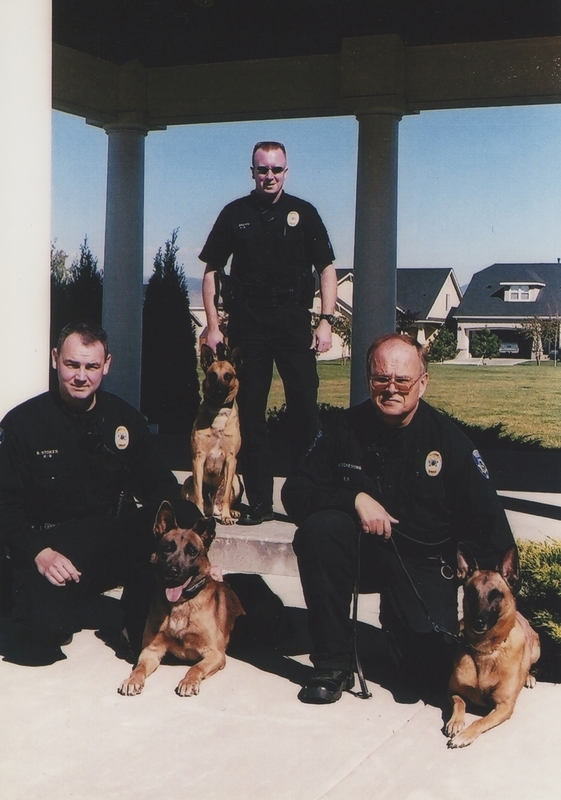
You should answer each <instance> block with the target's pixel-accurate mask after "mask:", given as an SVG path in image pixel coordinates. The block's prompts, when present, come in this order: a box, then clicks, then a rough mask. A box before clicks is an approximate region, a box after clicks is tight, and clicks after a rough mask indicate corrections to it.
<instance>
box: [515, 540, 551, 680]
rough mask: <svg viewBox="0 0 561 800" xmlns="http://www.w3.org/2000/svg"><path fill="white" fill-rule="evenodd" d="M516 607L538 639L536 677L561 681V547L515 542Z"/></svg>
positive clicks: (548, 544) (549, 544)
mask: <svg viewBox="0 0 561 800" xmlns="http://www.w3.org/2000/svg"><path fill="white" fill-rule="evenodd" d="M518 551H519V553H520V569H521V576H522V589H521V590H520V594H519V596H518V607H519V609H520V611H521V612H522V613H523V614H524V616H525V617H526V618H527V619H528V620H529V622H530V623H531V625H532V626H533V627H534V628H535V629H536V631H537V632H538V634H539V636H540V642H541V645H542V655H541V657H540V661H539V663H538V669H539V675H540V677H542V678H544V679H546V680H554V681H559V680H561V543H559V542H556V543H538V542H526V541H522V542H518Z"/></svg>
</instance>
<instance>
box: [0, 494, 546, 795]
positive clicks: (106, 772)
mask: <svg viewBox="0 0 561 800" xmlns="http://www.w3.org/2000/svg"><path fill="white" fill-rule="evenodd" d="M279 489H280V483H279V484H278V485H277V501H276V503H275V510H276V512H278V513H277V516H278V519H277V520H275V521H274V522H270V523H266V524H265V525H263V526H259V527H258V528H239V527H237V526H232V527H231V528H227V527H226V526H219V537H218V538H217V540H216V542H215V543H214V545H213V549H212V550H211V558H212V560H213V561H214V562H215V563H222V564H223V566H224V567H226V568H229V569H230V570H232V569H234V570H240V571H241V567H240V559H241V561H242V562H243V559H246V560H247V559H249V561H250V562H251V564H250V566H251V569H248V571H258V572H261V570H260V569H256V563H257V562H256V561H255V560H254V559H255V554H256V553H257V554H258V555H259V557H260V558H261V559H262V565H264V564H269V565H272V566H270V569H274V571H275V573H276V574H270V573H267V572H265V573H264V574H263V577H264V579H265V580H266V582H267V584H268V585H269V586H270V588H271V589H272V590H273V591H274V592H275V593H276V594H277V595H278V596H279V597H280V598H281V599H282V601H283V603H284V605H285V607H286V609H287V615H288V616H289V618H290V620H291V621H292V622H293V626H294V631H295V634H294V638H295V641H298V642H300V643H302V642H304V646H303V647H300V648H298V647H295V648H294V649H293V650H292V651H291V652H295V653H297V655H293V656H286V655H284V656H283V655H280V654H275V653H268V654H262V655H260V656H258V657H255V658H254V659H253V663H250V661H243V660H240V659H239V658H234V657H232V656H229V657H228V661H227V665H226V668H225V669H224V671H223V672H221V673H219V674H218V675H215V676H213V677H212V678H210V679H208V681H205V682H204V683H203V685H202V688H201V693H200V695H198V696H197V697H193V698H180V697H178V696H177V695H176V694H175V693H174V689H175V686H176V685H177V683H178V682H179V680H180V679H181V677H183V675H184V673H185V667H184V666H181V665H163V666H161V667H160V668H159V669H158V670H157V671H156V672H155V673H154V675H152V676H151V677H150V678H149V679H148V681H147V685H146V687H145V689H144V692H143V693H142V694H141V695H140V696H137V697H121V696H120V695H119V694H118V693H117V687H118V686H119V685H120V683H121V682H122V680H123V679H124V678H125V677H126V676H127V675H128V674H129V671H130V665H129V664H127V663H126V662H125V661H123V660H120V659H119V658H117V657H116V655H115V653H114V652H113V650H112V649H111V648H110V647H108V646H106V645H105V644H104V642H103V641H102V640H100V639H99V638H98V637H97V636H96V633H95V631H93V630H84V631H82V632H80V633H78V634H76V635H75V636H74V641H73V642H72V644H71V645H69V646H68V647H66V648H64V650H65V653H66V654H67V656H68V657H67V659H66V660H65V661H61V662H58V663H56V664H54V665H52V666H49V667H40V668H30V667H21V666H17V665H14V664H11V663H9V662H6V661H0V708H1V709H2V728H1V731H2V733H1V734H0V800H30V799H31V798H39V797H40V798H42V800H160V799H161V798H164V800H184V799H185V798H186V797H190V796H195V795H196V796H197V797H199V798H203V799H204V800H207V799H208V800H218V799H219V798H220V800H263V799H264V798H265V799H266V800H464V798H466V797H475V798H477V800H496V798H498V797H501V798H502V797H508V798H509V800H557V798H559V796H560V788H559V787H560V783H561V770H560V768H559V753H560V752H561V722H560V720H561V685H558V684H551V683H546V682H538V685H537V687H536V688H535V689H533V690H529V689H523V690H522V693H521V695H520V697H519V699H518V703H517V706H516V710H515V713H514V716H513V718H512V719H511V720H509V721H507V722H505V723H504V724H503V725H501V726H499V727H498V728H495V729H493V730H491V731H489V732H488V733H485V734H483V736H482V737H480V738H479V739H478V740H477V741H476V742H474V744H473V745H471V746H470V747H468V748H465V749H462V750H449V749H448V748H447V747H446V742H447V740H446V738H445V736H444V735H443V733H442V726H443V722H444V720H446V719H447V718H448V709H447V708H444V709H442V708H440V707H438V706H435V705H431V704H429V703H425V702H423V701H422V700H418V699H416V698H409V699H407V698H405V697H402V698H400V697H396V696H394V695H393V694H392V693H391V692H390V691H389V690H388V689H387V688H384V687H383V686H382V685H381V682H380V680H379V679H378V678H377V675H376V659H375V658H373V657H372V652H373V651H374V646H372V647H370V646H369V643H370V642H372V643H375V642H376V640H377V639H376V633H377V630H378V629H377V627H376V626H377V622H378V617H377V597H376V596H375V595H365V596H362V597H361V599H360V606H359V619H360V621H361V623H363V624H362V625H360V637H359V641H360V642H361V654H362V658H363V663H364V668H365V673H366V677H367V680H368V684H369V688H370V691H371V692H372V695H373V696H372V698H371V699H370V700H361V699H358V698H356V697H353V696H352V695H351V694H348V693H345V694H344V695H343V697H342V698H341V700H340V701H339V702H337V703H335V704H333V705H330V706H307V705H303V704H301V703H300V702H299V701H298V700H297V697H296V695H297V693H298V691H299V688H300V686H301V685H302V684H303V683H304V682H305V681H306V678H307V676H308V674H309V671H310V666H309V660H308V657H307V655H306V647H305V641H306V639H305V634H303V622H304V611H303V608H304V602H303V598H302V593H301V589H300V584H299V580H298V578H297V577H295V575H296V572H295V563H294V557H293V554H292V551H291V547H290V541H291V539H292V534H293V529H294V526H292V525H290V524H289V523H287V522H285V521H282V517H281V512H282V508H281V507H280V506H279V505H278V502H279V501H278V490H279ZM503 494H505V495H507V494H508V495H510V496H512V497H515V498H518V499H520V500H525V501H533V502H535V503H537V506H538V507H540V506H543V505H544V504H547V505H548V506H550V507H552V508H558V507H559V506H560V505H561V497H560V495H558V494H550V495H544V494H538V495H536V494H533V493H532V494H530V493H526V494H523V493H516V492H508V493H507V492H503ZM507 513H508V514H509V518H510V521H511V524H512V525H513V528H514V531H515V535H517V536H519V537H523V536H526V535H529V534H532V537H533V536H534V535H535V537H536V538H540V537H542V538H550V537H552V538H559V537H560V536H561V525H560V523H559V521H558V520H557V519H551V518H542V517H539V516H533V515H529V514H525V513H520V512H513V511H508V512H507ZM275 548H276V549H275ZM248 553H249V555H248ZM267 558H268V559H269V560H268V561H267ZM228 560H229V562H230V563H228ZM114 602H115V600H114V599H111V600H108V603H109V604H110V605H111V604H112V603H114ZM3 622H4V621H3V620H0V623H3ZM0 633H1V627H0ZM378 640H379V637H378Z"/></svg>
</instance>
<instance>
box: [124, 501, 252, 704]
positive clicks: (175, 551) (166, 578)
mask: <svg viewBox="0 0 561 800" xmlns="http://www.w3.org/2000/svg"><path fill="white" fill-rule="evenodd" d="M215 529H216V522H215V520H214V518H213V517H210V518H208V519H204V518H202V519H199V520H198V521H197V522H196V523H195V526H194V527H193V528H192V529H190V530H185V529H184V528H179V527H178V525H177V522H176V519H175V514H174V511H173V508H172V507H171V505H170V504H169V503H168V502H167V501H164V502H163V503H162V504H161V506H160V508H159V510H158V514H157V515H156V521H155V523H154V533H155V535H156V537H157V539H158V545H157V550H156V552H155V553H154V555H153V556H152V563H153V564H154V566H155V568H156V589H155V593H154V596H153V598H152V604H151V607H150V613H149V615H148V620H147V622H146V627H145V629H144V637H143V640H142V648H143V649H142V652H141V654H140V658H139V659H138V663H137V665H136V667H135V668H134V669H133V671H132V673H131V674H130V676H129V677H128V678H127V680H126V681H124V682H123V683H122V684H121V686H120V688H119V693H120V694H124V695H135V694H140V692H141V691H142V689H143V688H144V683H145V681H146V678H147V677H148V676H149V675H151V674H152V673H153V672H154V670H156V669H157V668H158V665H159V664H160V662H161V660H162V658H163V657H164V656H165V654H166V653H168V652H169V653H172V654H173V655H174V656H176V657H177V658H179V659H181V660H182V661H193V662H196V663H194V665H193V666H192V667H191V668H190V669H189V670H188V671H187V673H186V675H185V677H184V678H183V680H181V681H180V682H179V684H178V686H177V688H176V690H175V691H176V693H177V694H178V695H180V696H181V697H189V696H191V695H195V694H198V693H199V687H200V684H201V681H203V680H204V679H205V678H208V677H210V676H211V675H214V673H215V672H218V670H220V669H223V667H224V665H225V664H226V647H227V646H228V642H229V640H230V634H231V632H232V629H233V627H234V623H235V621H236V618H237V617H238V616H240V615H241V614H243V613H244V610H243V608H242V607H241V604H240V601H239V600H238V598H237V597H236V595H235V594H234V592H233V591H232V589H230V587H229V586H228V585H227V584H226V583H222V582H219V581H216V580H214V579H213V578H212V577H211V576H210V562H209V560H208V557H207V553H208V549H209V547H210V545H211V543H212V541H213V540H214V537H215Z"/></svg>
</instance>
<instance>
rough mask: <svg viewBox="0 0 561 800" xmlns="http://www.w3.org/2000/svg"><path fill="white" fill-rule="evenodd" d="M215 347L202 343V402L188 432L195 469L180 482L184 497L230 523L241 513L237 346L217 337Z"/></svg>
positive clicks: (224, 522)
mask: <svg viewBox="0 0 561 800" xmlns="http://www.w3.org/2000/svg"><path fill="white" fill-rule="evenodd" d="M216 353H217V354H216V356H215V355H214V353H213V351H212V350H211V348H210V347H208V346H207V345H206V344H203V345H202V347H201V367H202V369H203V371H204V373H205V378H204V381H203V402H202V403H201V405H200V407H199V412H198V414H197V418H196V419H195V422H194V424H193V431H192V433H191V456H192V464H193V474H192V476H190V477H188V478H187V480H186V481H185V483H184V484H183V488H182V497H183V498H185V499H186V500H191V501H192V502H193V503H195V505H197V506H198V507H199V509H200V511H201V512H202V513H203V514H204V515H205V516H207V517H211V516H216V517H218V518H219V519H220V521H221V522H222V523H223V524H225V525H233V524H234V523H235V521H236V519H238V518H239V516H240V512H239V511H238V510H237V509H236V508H235V506H236V504H237V503H239V501H240V500H241V497H242V494H243V485H242V482H241V480H240V478H239V476H238V475H237V474H236V466H237V456H238V452H239V449H240V446H241V441H242V440H241V435H240V421H239V415H238V406H237V403H236V395H237V393H238V387H239V381H238V377H237V374H236V371H237V369H238V368H239V364H240V359H239V348H235V349H234V351H233V352H232V353H231V354H230V353H229V351H228V348H227V347H226V346H225V345H224V344H222V343H221V342H220V343H219V344H218V345H217V346H216Z"/></svg>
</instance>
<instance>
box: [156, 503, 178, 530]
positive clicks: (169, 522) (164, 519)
mask: <svg viewBox="0 0 561 800" xmlns="http://www.w3.org/2000/svg"><path fill="white" fill-rule="evenodd" d="M174 528H177V522H176V520H175V514H174V512H173V508H172V507H171V504H170V503H168V501H167V500H164V501H163V502H162V504H161V505H160V507H159V509H158V513H157V514H156V519H155V520H154V533H155V534H156V535H160V536H163V535H164V533H167V532H168V531H172V530H173V529H174Z"/></svg>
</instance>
